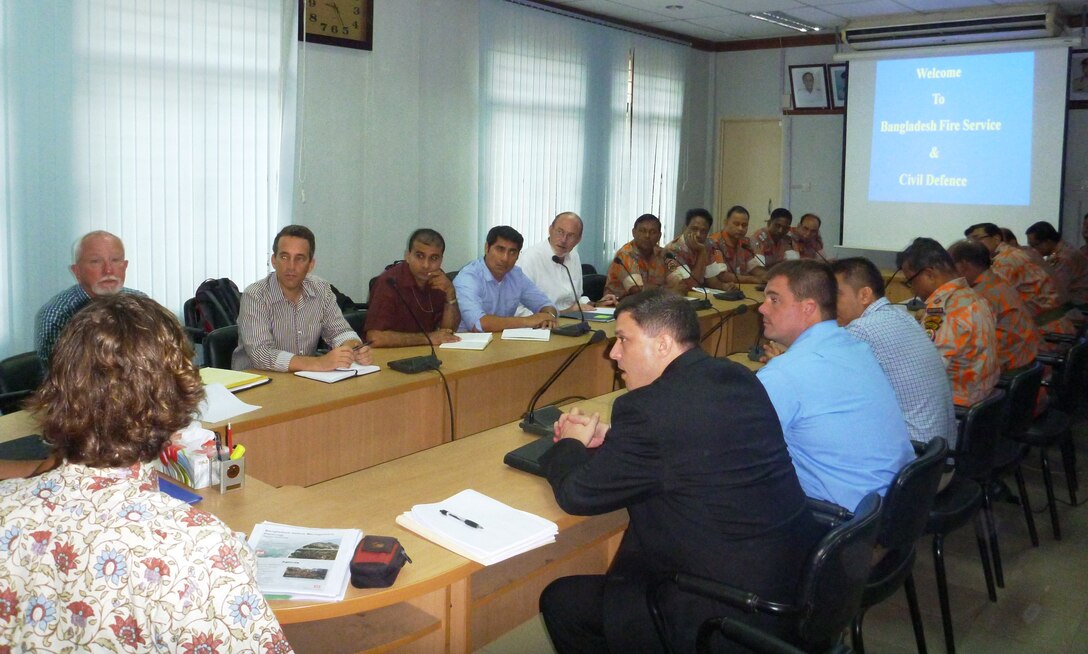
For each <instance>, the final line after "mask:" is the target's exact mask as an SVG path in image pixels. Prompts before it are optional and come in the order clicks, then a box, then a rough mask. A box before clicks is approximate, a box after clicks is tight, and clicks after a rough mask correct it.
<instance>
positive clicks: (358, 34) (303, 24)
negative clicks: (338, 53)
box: [298, 0, 374, 50]
mask: <svg viewBox="0 0 1088 654" xmlns="http://www.w3.org/2000/svg"><path fill="white" fill-rule="evenodd" d="M298 16H299V21H298V39H299V40H300V41H305V42H307V43H322V44H324V45H337V46H340V47H344V48H355V49H357V50H372V49H373V40H374V0H299V13H298Z"/></svg>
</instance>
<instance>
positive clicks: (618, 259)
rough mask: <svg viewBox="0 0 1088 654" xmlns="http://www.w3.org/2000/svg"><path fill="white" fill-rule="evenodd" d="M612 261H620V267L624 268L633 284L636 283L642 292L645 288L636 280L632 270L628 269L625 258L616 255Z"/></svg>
mask: <svg viewBox="0 0 1088 654" xmlns="http://www.w3.org/2000/svg"><path fill="white" fill-rule="evenodd" d="M612 263H618V264H619V265H620V267H621V268H623V271H624V272H625V273H627V278H628V279H630V280H631V283H632V284H634V285H635V286H638V290H639V292H640V293H641V292H642V290H643V289H642V285H641V284H639V283H638V282H636V281H635V276H634V275H632V274H631V271H630V270H628V269H627V266H626V264H624V263H623V259H621V258H619V257H616V258H615V259H613V260H612Z"/></svg>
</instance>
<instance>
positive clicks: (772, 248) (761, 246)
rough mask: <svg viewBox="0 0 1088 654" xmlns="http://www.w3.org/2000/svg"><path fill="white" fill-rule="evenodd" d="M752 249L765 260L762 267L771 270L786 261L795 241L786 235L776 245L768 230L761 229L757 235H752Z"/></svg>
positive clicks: (757, 231)
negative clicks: (775, 265)
mask: <svg viewBox="0 0 1088 654" xmlns="http://www.w3.org/2000/svg"><path fill="white" fill-rule="evenodd" d="M752 248H753V249H754V250H755V251H756V254H758V255H759V258H760V259H763V261H761V262H760V265H761V266H763V267H764V268H767V269H768V270H770V268H771V266H773V265H774V264H776V263H778V262H779V261H785V260H786V253H787V252H789V251H790V250H793V239H792V238H791V237H790V235H789V234H786V235H784V236H783V237H782V239H781V240H780V241H778V242H777V243H775V242H774V239H773V238H772V237H771V233H770V232H769V231H767V228H766V227H760V228H759V229H757V230H756V233H755V234H752Z"/></svg>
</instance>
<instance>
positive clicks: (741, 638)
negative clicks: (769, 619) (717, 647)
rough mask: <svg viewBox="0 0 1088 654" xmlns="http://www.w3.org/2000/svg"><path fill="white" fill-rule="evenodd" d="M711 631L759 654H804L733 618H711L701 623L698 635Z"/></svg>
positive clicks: (784, 642)
mask: <svg viewBox="0 0 1088 654" xmlns="http://www.w3.org/2000/svg"><path fill="white" fill-rule="evenodd" d="M711 630H717V631H720V632H721V634H722V635H723V636H725V637H726V638H727V639H729V640H730V641H732V642H734V643H739V644H741V645H743V646H745V647H746V648H748V649H750V650H752V651H754V652H760V653H761V654H804V650H801V649H798V648H796V647H794V646H793V645H791V644H789V643H787V642H786V641H784V640H781V639H779V638H777V637H775V636H772V635H771V634H769V633H767V632H765V631H761V630H760V629H757V628H756V627H753V626H751V625H749V624H745V623H743V622H740V621H739V620H735V619H733V618H729V617H721V618H711V619H710V620H707V621H706V622H704V623H703V626H702V627H701V628H700V629H699V635H700V636H702V635H703V633H704V632H705V631H711Z"/></svg>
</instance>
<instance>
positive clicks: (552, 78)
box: [480, 0, 688, 262]
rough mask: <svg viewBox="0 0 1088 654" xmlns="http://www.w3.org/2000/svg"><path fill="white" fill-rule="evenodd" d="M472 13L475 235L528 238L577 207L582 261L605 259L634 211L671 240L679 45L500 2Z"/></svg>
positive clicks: (680, 87)
mask: <svg viewBox="0 0 1088 654" xmlns="http://www.w3.org/2000/svg"><path fill="white" fill-rule="evenodd" d="M480 15H481V29H480V39H481V57H480V62H481V72H480V96H481V97H480V122H481V129H480V139H481V147H480V157H481V161H480V195H481V199H480V229H481V238H482V235H483V233H485V232H486V231H487V230H488V229H490V228H491V227H493V226H495V225H511V226H513V227H515V228H516V229H517V230H518V231H520V232H521V233H522V234H523V235H524V236H525V238H526V242H527V243H532V242H535V241H538V240H541V239H542V238H544V237H545V235H546V228H547V224H548V222H549V220H550V218H551V217H553V216H555V215H556V214H557V213H559V212H561V211H575V212H577V213H579V214H580V215H581V216H582V218H583V219H584V220H585V222H586V230H587V234H586V236H585V238H584V240H583V243H584V245H583V247H582V248H581V249H582V258H583V260H588V261H597V262H605V261H609V260H611V258H612V255H613V254H614V252H615V251H616V249H617V248H618V247H619V246H620V245H622V244H623V243H626V242H627V241H628V240H630V234H631V227H632V224H633V223H634V220H635V218H637V217H638V216H639V215H641V214H643V213H653V214H655V215H657V216H658V217H659V218H661V222H662V228H663V232H664V233H665V234H671V233H672V228H673V224H674V217H675V212H676V179H677V168H678V162H679V157H680V127H681V118H682V115H683V97H684V76H685V73H686V68H687V59H688V50H687V48H685V47H683V46H680V45H676V44H672V43H666V42H663V41H659V40H656V39H652V38H649V37H644V36H639V35H636V34H633V33H630V32H625V31H621V30H617V29H613V28H610V27H606V26H602V25H596V24H592V23H588V22H584V21H578V20H574V19H571V18H569V17H564V16H558V15H553V14H550V13H548V12H545V11H539V10H537V9H534V8H530V7H525V6H520V5H517V4H513V3H510V2H503V1H500V0H484V1H483V2H482V4H481V10H480ZM591 230H592V231H594V232H595V233H592V234H591V233H589V232H591ZM590 244H591V248H592V249H591V251H589V252H587V251H586V247H585V246H586V245H590Z"/></svg>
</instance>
